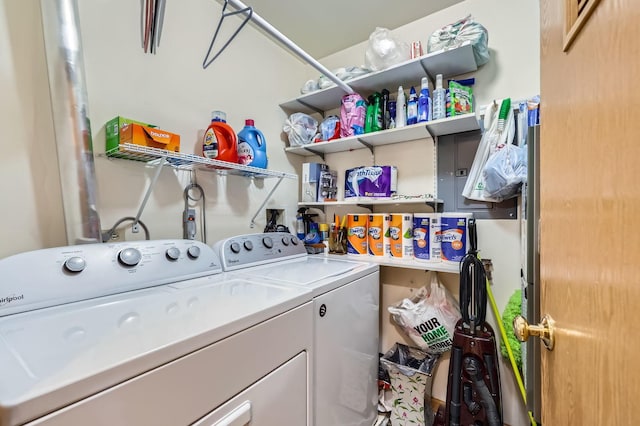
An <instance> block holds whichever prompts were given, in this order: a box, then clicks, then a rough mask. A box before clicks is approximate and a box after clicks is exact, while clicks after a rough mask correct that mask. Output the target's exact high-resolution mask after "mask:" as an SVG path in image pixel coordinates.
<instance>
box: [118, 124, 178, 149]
mask: <svg viewBox="0 0 640 426" xmlns="http://www.w3.org/2000/svg"><path fill="white" fill-rule="evenodd" d="M105 134H106V139H107V141H106V142H107V144H106V153H107V155H110V154H118V153H120V152H121V151H123V148H122V147H121V145H122V144H125V143H129V144H135V145H141V146H148V147H151V148H158V149H164V150H167V151H172V152H180V135H177V134H175V133H170V132H167V131H166V130H161V129H158V128H157V127H155V126H153V125H152V124H147V123H142V122H140V121H135V120H131V119H128V118H123V117H115V118H114V119H112V120H110V121H109V122H107V124H106V126H105ZM118 156H122V154H119V155H118Z"/></svg>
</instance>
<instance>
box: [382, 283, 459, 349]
mask: <svg viewBox="0 0 640 426" xmlns="http://www.w3.org/2000/svg"><path fill="white" fill-rule="evenodd" d="M387 310H388V311H389V313H390V314H391V318H392V319H393V321H394V322H395V323H396V324H398V325H399V326H400V327H401V328H402V330H403V331H404V332H405V334H406V335H407V336H409V338H411V340H412V341H413V343H414V344H415V345H416V346H417V347H418V348H420V349H422V350H424V351H426V352H429V353H431V354H440V353H443V352H447V351H448V350H450V349H451V345H452V344H453V331H454V329H455V326H456V323H457V322H458V320H459V319H460V318H461V317H462V316H461V315H460V306H459V305H458V302H456V300H455V299H454V298H453V297H452V296H451V294H450V293H449V291H448V290H447V289H446V288H445V287H444V286H443V285H442V284H441V283H440V281H439V280H438V275H437V274H436V273H435V272H434V273H432V274H431V284H430V285H429V287H422V288H420V289H419V290H418V291H417V292H416V294H414V295H413V297H411V298H410V299H408V298H407V299H403V300H402V301H400V302H399V303H397V304H395V305H394V306H389V307H388V308H387Z"/></svg>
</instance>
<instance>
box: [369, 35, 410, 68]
mask: <svg viewBox="0 0 640 426" xmlns="http://www.w3.org/2000/svg"><path fill="white" fill-rule="evenodd" d="M409 51H410V49H409V45H408V44H407V43H405V42H401V41H400V40H398V39H397V38H396V37H394V36H393V34H391V31H389V30H388V29H386V28H380V27H377V28H376V29H375V30H374V31H373V32H372V33H371V35H370V36H369V44H368V45H367V50H366V51H365V54H364V64H365V65H366V67H367V68H369V69H370V70H372V71H380V70H384V69H387V68H389V67H390V66H392V65H395V64H399V63H400V62H404V61H407V60H409V58H410V55H409Z"/></svg>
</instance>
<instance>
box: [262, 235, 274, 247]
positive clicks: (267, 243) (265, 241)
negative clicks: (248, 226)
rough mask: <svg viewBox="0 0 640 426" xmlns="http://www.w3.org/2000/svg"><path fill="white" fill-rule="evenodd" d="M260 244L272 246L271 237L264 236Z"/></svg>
mask: <svg viewBox="0 0 640 426" xmlns="http://www.w3.org/2000/svg"><path fill="white" fill-rule="evenodd" d="M262 244H264V246H265V247H266V248H272V247H273V240H272V239H271V237H264V238H262Z"/></svg>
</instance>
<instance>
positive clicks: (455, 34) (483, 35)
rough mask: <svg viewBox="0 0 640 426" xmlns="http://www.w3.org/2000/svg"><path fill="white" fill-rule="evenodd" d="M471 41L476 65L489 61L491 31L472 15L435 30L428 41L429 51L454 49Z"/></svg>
mask: <svg viewBox="0 0 640 426" xmlns="http://www.w3.org/2000/svg"><path fill="white" fill-rule="evenodd" d="M467 41H470V42H471V44H472V47H473V58H474V59H475V61H476V65H478V66H480V65H484V64H486V63H487V62H489V58H490V55H489V47H488V44H489V32H488V31H487V29H486V28H485V27H483V26H482V25H481V24H479V23H477V22H476V21H474V20H473V17H472V16H471V15H468V16H467V17H465V18H463V19H460V20H459V21H456V22H454V23H452V24H449V25H445V26H444V27H442V28H440V29H439V30H436V31H434V32H433V33H432V34H431V36H430V37H429V40H428V41H427V52H428V53H431V52H436V51H438V50H442V49H453V48H456V47H458V46H460V45H462V44H463V43H465V42H467Z"/></svg>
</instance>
